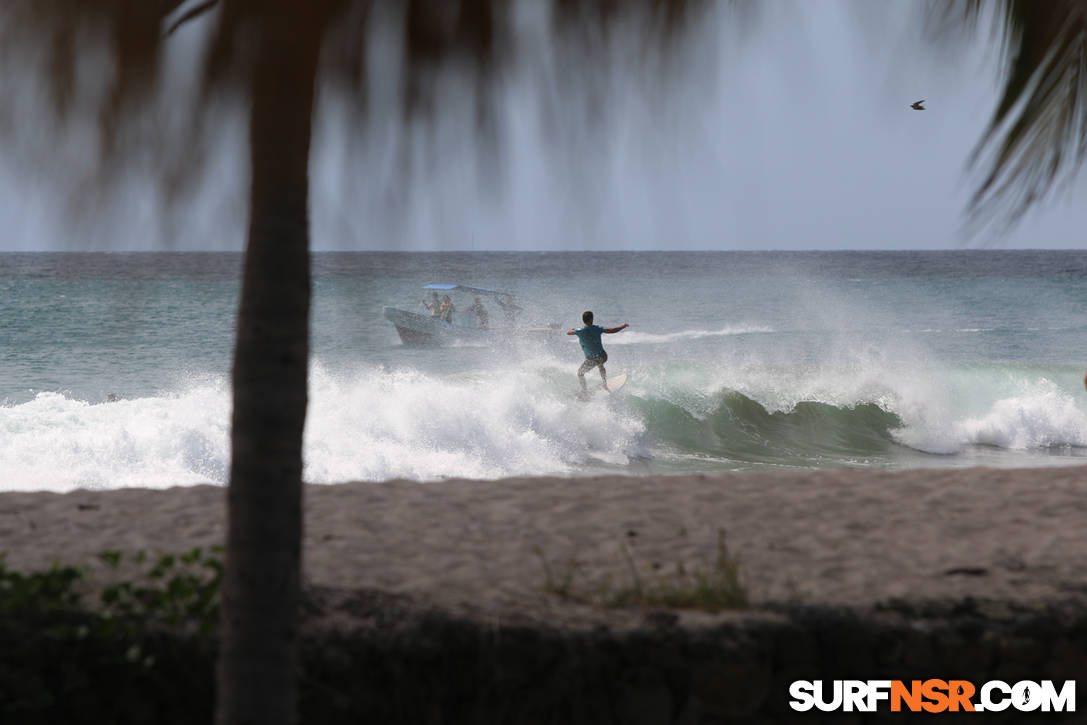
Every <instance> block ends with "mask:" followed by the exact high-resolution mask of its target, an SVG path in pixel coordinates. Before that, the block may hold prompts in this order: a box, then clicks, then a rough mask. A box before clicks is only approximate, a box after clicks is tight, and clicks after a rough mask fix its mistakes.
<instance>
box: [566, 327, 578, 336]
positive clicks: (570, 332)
mask: <svg viewBox="0 0 1087 725" xmlns="http://www.w3.org/2000/svg"><path fill="white" fill-rule="evenodd" d="M566 334H567V335H576V334H577V333H576V332H574V329H573V328H570V329H569V330H567V331H566Z"/></svg>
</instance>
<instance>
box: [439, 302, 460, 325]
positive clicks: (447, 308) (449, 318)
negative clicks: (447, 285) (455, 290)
mask: <svg viewBox="0 0 1087 725" xmlns="http://www.w3.org/2000/svg"><path fill="white" fill-rule="evenodd" d="M456 311H457V308H456V307H455V306H454V305H453V300H451V299H449V295H444V296H443V297H442V305H441V307H439V308H438V317H439V319H441V321H442V322H448V323H449V324H450V325H452V324H453V313H454V312H456Z"/></svg>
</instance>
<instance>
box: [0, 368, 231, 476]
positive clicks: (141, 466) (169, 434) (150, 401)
mask: <svg viewBox="0 0 1087 725" xmlns="http://www.w3.org/2000/svg"><path fill="white" fill-rule="evenodd" d="M228 411H229V406H228V396H227V393H226V391H225V390H224V387H223V386H222V384H219V385H197V386H194V387H192V388H189V389H188V390H186V391H185V392H183V393H178V394H170V395H165V396H162V397H148V398H137V399H133V400H118V401H116V402H111V403H98V404H91V403H88V402H85V401H82V400H78V399H74V398H70V397H67V396H65V395H62V394H59V393H39V394H38V395H37V396H35V397H34V399H33V400H30V401H28V402H26V403H22V404H20V405H13V406H2V407H0V470H3V471H4V479H3V482H2V484H0V487H2V489H3V490H25V491H28V490H51V491H68V490H71V489H75V488H128V487H148V488H163V487H167V486H174V485H190V484H195V483H203V482H209V481H212V482H213V481H222V480H225V478H226V470H227V462H228V460H229V457H228V446H227V440H228V436H227V430H228V418H229V414H228Z"/></svg>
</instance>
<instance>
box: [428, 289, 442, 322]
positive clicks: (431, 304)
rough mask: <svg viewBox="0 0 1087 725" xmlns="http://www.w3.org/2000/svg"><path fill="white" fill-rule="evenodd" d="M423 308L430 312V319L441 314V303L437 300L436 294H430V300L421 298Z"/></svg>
mask: <svg viewBox="0 0 1087 725" xmlns="http://www.w3.org/2000/svg"><path fill="white" fill-rule="evenodd" d="M423 307H425V308H427V309H428V310H429V311H430V316H431V317H437V316H439V315H440V314H442V301H441V300H439V299H438V293H437V292H431V293H430V299H429V300H427V299H426V298H425V297H424V298H423Z"/></svg>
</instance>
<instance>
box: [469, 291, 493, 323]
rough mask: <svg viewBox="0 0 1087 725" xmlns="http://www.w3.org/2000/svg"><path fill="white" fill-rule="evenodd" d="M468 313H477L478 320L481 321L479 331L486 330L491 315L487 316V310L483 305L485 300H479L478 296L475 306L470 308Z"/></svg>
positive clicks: (477, 296)
mask: <svg viewBox="0 0 1087 725" xmlns="http://www.w3.org/2000/svg"><path fill="white" fill-rule="evenodd" d="M468 311H469V312H474V313H475V315H476V319H477V320H479V329H481V330H486V329H487V323H488V321H489V319H490V315H488V314H487V308H486V307H485V306H484V305H483V300H481V299H480V298H479V295H476V301H475V304H473V305H472V306H471V307H469V308H468Z"/></svg>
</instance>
